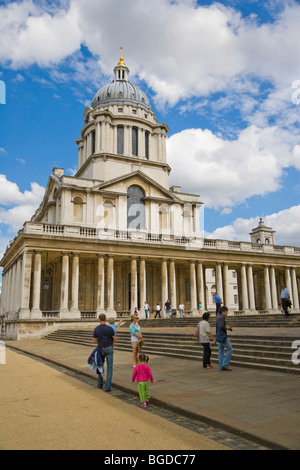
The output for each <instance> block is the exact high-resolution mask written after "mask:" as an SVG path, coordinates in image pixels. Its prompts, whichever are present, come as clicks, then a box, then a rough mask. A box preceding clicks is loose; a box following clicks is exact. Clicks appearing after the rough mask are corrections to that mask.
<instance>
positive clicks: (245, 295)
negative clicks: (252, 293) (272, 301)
mask: <svg viewBox="0 0 300 470" xmlns="http://www.w3.org/2000/svg"><path fill="white" fill-rule="evenodd" d="M241 286H242V302H243V310H244V313H249V302H248V288H247V278H246V266H245V265H244V264H242V266H241Z"/></svg>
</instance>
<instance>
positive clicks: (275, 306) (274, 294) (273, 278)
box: [270, 266, 279, 312]
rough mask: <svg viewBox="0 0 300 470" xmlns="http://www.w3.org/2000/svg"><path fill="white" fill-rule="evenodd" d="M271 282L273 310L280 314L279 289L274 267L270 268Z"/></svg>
mask: <svg viewBox="0 0 300 470" xmlns="http://www.w3.org/2000/svg"><path fill="white" fill-rule="evenodd" d="M270 281H271V297H272V306H273V310H274V311H276V312H279V310H278V300H277V287H276V276H275V268H274V266H271V267H270Z"/></svg>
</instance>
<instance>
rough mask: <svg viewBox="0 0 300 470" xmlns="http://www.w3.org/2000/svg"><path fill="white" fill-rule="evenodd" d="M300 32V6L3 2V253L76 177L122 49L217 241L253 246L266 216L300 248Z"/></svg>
mask: <svg viewBox="0 0 300 470" xmlns="http://www.w3.org/2000/svg"><path fill="white" fill-rule="evenodd" d="M299 24H300V4H299V2H296V1H280V0H269V1H265V2H258V1H255V0H252V1H245V2H244V1H243V2H241V1H237V0H231V1H230V0H229V1H220V2H218V3H216V2H211V1H206V2H201V1H199V2H196V1H194V0H173V1H171V0H153V1H151V2H146V1H145V0H57V1H47V0H40V1H38V0H37V1H34V0H19V1H5V2H3V1H0V43H1V51H0V80H1V81H2V82H3V83H5V86H6V103H5V104H0V175H1V176H0V188H1V190H0V231H1V233H0V237H1V241H0V256H1V253H3V251H4V250H5V247H6V245H7V243H8V241H9V240H10V239H12V238H13V237H14V236H15V234H16V233H17V231H18V229H19V228H21V227H22V225H23V222H24V221H25V220H27V219H28V218H30V217H31V215H32V214H33V213H34V211H35V209H36V208H37V207H38V205H39V203H40V202H41V199H42V196H43V192H44V188H45V187H46V185H47V180H48V177H49V174H50V173H51V172H52V168H53V167H54V166H58V167H63V168H64V169H65V173H67V174H73V173H74V171H75V168H76V165H77V146H76V144H75V142H74V141H75V139H76V138H78V137H80V130H81V127H82V125H83V120H82V119H83V111H84V108H85V106H86V105H88V104H90V103H91V101H92V99H93V96H94V95H95V94H96V92H97V90H98V89H99V88H101V87H102V86H103V85H104V84H105V83H107V82H108V81H110V80H111V79H112V77H113V68H114V66H115V65H116V63H117V61H118V59H119V54H120V49H119V48H120V46H122V47H123V50H124V54H125V62H126V64H127V65H128V67H129V69H130V77H129V78H130V80H131V81H132V82H133V83H135V84H137V85H139V86H140V87H142V88H143V90H144V91H145V92H146V93H147V95H148V97H149V99H150V101H151V104H152V107H153V109H154V110H155V112H156V114H157V118H158V121H159V122H164V123H166V124H168V126H169V128H170V133H169V137H168V142H167V150H168V162H169V164H170V166H171V167H172V172H171V176H170V185H172V184H176V185H181V187H182V190H183V191H186V192H192V193H196V194H200V198H201V200H202V201H203V202H204V204H205V232H206V236H207V237H212V238H225V239H234V240H249V232H250V231H251V230H252V228H254V227H255V226H256V225H257V222H258V220H259V218H260V217H263V218H264V220H265V223H266V225H269V226H272V227H273V229H274V230H276V243H277V244H281V245H292V246H300V235H299V233H300V203H299V199H300V198H299V196H300V178H299V174H300V173H299V171H300V137H299V128H300V57H299ZM298 92H299V93H298ZM0 97H1V94H0Z"/></svg>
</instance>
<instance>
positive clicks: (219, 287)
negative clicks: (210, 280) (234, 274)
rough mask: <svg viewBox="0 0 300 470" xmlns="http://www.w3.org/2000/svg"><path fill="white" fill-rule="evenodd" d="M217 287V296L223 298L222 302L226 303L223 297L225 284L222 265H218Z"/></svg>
mask: <svg viewBox="0 0 300 470" xmlns="http://www.w3.org/2000/svg"><path fill="white" fill-rule="evenodd" d="M216 286H217V292H216V293H217V294H219V296H220V297H221V299H222V301H223V302H224V297H223V282H222V267H221V264H220V263H217V264H216Z"/></svg>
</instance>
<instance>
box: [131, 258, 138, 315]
mask: <svg viewBox="0 0 300 470" xmlns="http://www.w3.org/2000/svg"><path fill="white" fill-rule="evenodd" d="M135 307H137V265H136V258H132V259H131V308H130V310H131V313H134V309H135Z"/></svg>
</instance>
